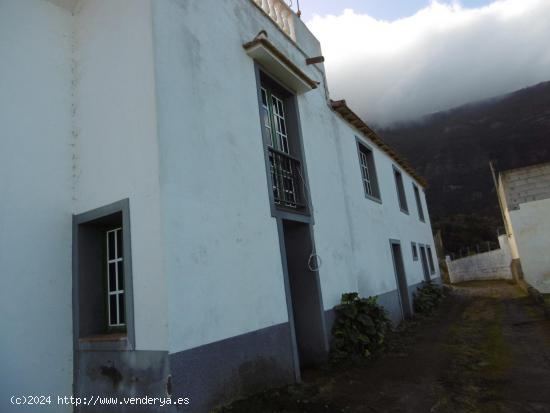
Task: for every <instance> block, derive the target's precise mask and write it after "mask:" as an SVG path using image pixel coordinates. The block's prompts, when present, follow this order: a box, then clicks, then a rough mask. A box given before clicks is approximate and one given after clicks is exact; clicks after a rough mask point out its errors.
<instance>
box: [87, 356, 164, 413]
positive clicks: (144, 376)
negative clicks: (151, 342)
mask: <svg viewBox="0 0 550 413" xmlns="http://www.w3.org/2000/svg"><path fill="white" fill-rule="evenodd" d="M169 375H170V367H169V363H168V352H165V351H79V352H78V370H77V373H76V377H77V383H78V385H77V386H78V389H77V396H78V397H82V398H90V397H95V396H98V397H102V398H104V397H118V398H120V400H121V399H122V398H123V397H145V396H148V397H167V393H166V385H167V380H168V377H169ZM76 411H77V412H85V413H95V412H101V413H109V412H151V413H156V412H159V413H161V412H164V413H169V412H172V411H173V410H170V409H169V408H167V407H161V406H159V405H157V406H143V405H141V406H139V405H138V406H125V405H118V406H116V407H112V408H109V407H107V406H97V405H96V406H85V407H84V406H80V407H79V408H77V409H76Z"/></svg>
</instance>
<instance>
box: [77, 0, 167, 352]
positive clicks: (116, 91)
mask: <svg viewBox="0 0 550 413" xmlns="http://www.w3.org/2000/svg"><path fill="white" fill-rule="evenodd" d="M74 24H75V27H76V33H75V48H76V52H75V60H76V79H75V86H76V87H75V107H76V113H75V117H74V121H73V124H74V135H75V160H76V161H75V174H76V176H75V188H76V190H75V195H74V198H75V199H74V205H75V206H74V212H75V213H76V214H79V213H83V212H86V211H88V210H91V209H94V208H98V207H101V206H104V205H108V204H110V203H112V202H116V201H119V200H121V199H125V198H129V199H130V221H131V222H130V226H131V233H132V261H133V262H132V264H133V266H132V267H133V289H134V318H135V320H134V322H135V333H136V349H138V350H167V346H168V344H167V337H168V332H167V314H166V283H165V276H164V270H163V247H162V246H163V240H162V239H161V231H160V184H159V149H158V139H157V121H156V113H157V110H156V100H155V76H154V60H153V40H152V15H151V4H150V0H137V1H132V2H128V1H124V0H115V1H108V2H104V1H101V2H98V1H94V0H86V1H81V2H80V3H79V4H78V5H77V8H76V10H75V21H74Z"/></svg>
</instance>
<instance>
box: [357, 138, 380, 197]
mask: <svg viewBox="0 0 550 413" xmlns="http://www.w3.org/2000/svg"><path fill="white" fill-rule="evenodd" d="M355 142H356V147H357V157H358V160H359V172H360V176H361V184H362V186H363V194H364V195H365V198H367V199H370V200H372V201H375V202H378V203H380V204H381V203H382V195H381V193H380V185H379V183H378V174H377V172H376V161H375V159H374V149H373V148H372V146H370V145H368V144H366V143H365V142H364V141H363V140H361V139H360V138H359V137H358V136H355ZM365 152H366V153H365ZM362 156H364V157H365V163H366V165H363V162H362ZM369 161H370V162H369ZM364 170H366V171H367V174H368V185H369V186H370V188H371V192H372V194H369V193H368V192H367V187H366V185H365V174H364V173H363V171H364Z"/></svg>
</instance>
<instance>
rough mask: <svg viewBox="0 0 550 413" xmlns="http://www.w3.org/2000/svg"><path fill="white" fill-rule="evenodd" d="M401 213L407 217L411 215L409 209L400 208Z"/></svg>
mask: <svg viewBox="0 0 550 413" xmlns="http://www.w3.org/2000/svg"><path fill="white" fill-rule="evenodd" d="M400 210H401V212H403V213H404V214H406V215H409V211H408V210H407V209H403V208H400Z"/></svg>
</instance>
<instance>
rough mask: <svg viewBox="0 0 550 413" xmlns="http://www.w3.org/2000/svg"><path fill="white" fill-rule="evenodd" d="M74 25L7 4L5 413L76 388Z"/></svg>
mask: <svg viewBox="0 0 550 413" xmlns="http://www.w3.org/2000/svg"><path fill="white" fill-rule="evenodd" d="M70 31H71V16H70V14H69V13H68V12H67V11H66V10H63V9H60V8H58V7H56V6H54V5H52V4H51V3H48V2H44V1H42V0H28V1H6V0H2V1H0V56H1V58H0V125H1V126H0V276H1V278H2V286H3V287H2V288H1V289H0V314H1V315H0V328H1V330H2V335H1V337H0V354H1V356H0V360H1V366H2V367H1V368H0V411H2V412H10V411H23V410H24V409H22V408H21V407H17V406H12V405H11V404H10V397H11V396H12V395H18V396H22V395H30V394H60V395H68V396H70V395H71V394H72V312H71V300H72V298H71V288H72V286H71V283H70V274H71V219H72V210H71V183H72V181H71V151H70V148H71V146H70V144H71V130H70V110H71V90H70V86H71V65H70V62H71V56H70V51H71V44H70ZM14 45H15V47H14ZM30 50H32V51H33V52H32V53H29V51H30ZM40 372H47V379H45V377H44V375H42V374H39V373H40ZM41 411H50V412H65V411H66V412H69V411H71V409H70V408H68V407H66V408H64V407H63V406H53V407H50V408H48V407H47V406H45V407H44V409H41Z"/></svg>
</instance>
